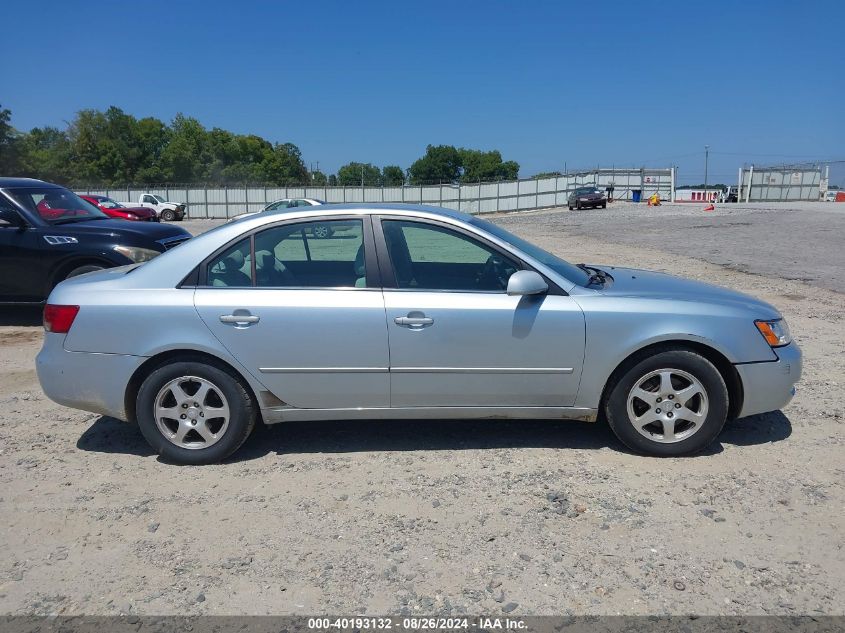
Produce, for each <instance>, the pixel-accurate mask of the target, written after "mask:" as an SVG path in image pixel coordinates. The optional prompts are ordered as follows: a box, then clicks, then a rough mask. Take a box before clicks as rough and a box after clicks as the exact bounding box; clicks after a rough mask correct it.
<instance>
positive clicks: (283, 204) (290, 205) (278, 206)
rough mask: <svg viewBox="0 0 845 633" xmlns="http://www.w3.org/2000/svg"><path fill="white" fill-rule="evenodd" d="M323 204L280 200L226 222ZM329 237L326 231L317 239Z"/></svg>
mask: <svg viewBox="0 0 845 633" xmlns="http://www.w3.org/2000/svg"><path fill="white" fill-rule="evenodd" d="M323 204H326V203H325V202H323V201H322V200H318V199H317V198H282V199H281V200H276V201H275V202H271V203H270V204H268V205H267V206H266V207H264V208H263V209H261V211H250V212H249V213H241V214H239V215H236V216H233V217H231V218H229V220H228V221H229V222H234V221H235V220H242V219H243V218H251V217H252V216H254V215H257V214H259V213H264V212H266V211H282V210H285V209H295V208H298V207H317V206H320V205H323ZM324 228H327V227H324ZM330 236H331V235H330V234H329V233H328V232H327V231H326V232H323V231H321V235H320V236H319V237H321V238H326V237H330Z"/></svg>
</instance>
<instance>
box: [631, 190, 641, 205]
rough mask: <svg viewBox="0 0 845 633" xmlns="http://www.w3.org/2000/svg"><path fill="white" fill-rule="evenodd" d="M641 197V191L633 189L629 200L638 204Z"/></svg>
mask: <svg viewBox="0 0 845 633" xmlns="http://www.w3.org/2000/svg"><path fill="white" fill-rule="evenodd" d="M642 196H643V192H642V190H641V189H633V190H632V191H631V200H633V201H634V202H639V201H640V199H641V198H642Z"/></svg>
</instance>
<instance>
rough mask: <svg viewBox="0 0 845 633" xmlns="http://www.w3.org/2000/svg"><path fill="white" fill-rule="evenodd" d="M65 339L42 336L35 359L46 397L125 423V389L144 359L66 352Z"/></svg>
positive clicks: (54, 336)
mask: <svg viewBox="0 0 845 633" xmlns="http://www.w3.org/2000/svg"><path fill="white" fill-rule="evenodd" d="M64 339H65V335H64V334H51V333H49V332H47V333H45V334H44V346H43V347H42V348H41V351H40V352H39V353H38V356H37V357H36V358H35V369H36V371H37V373H38V380H39V382H40V383H41V388H42V389H43V390H44V393H45V394H46V395H47V397H48V398H50V400H53V401H54V402H58V403H59V404H61V405H64V406H66V407H71V408H73V409H82V410H83V411H90V412H91V413H99V414H100V415H109V416H112V417H115V418H117V419H119V420H125V419H126V417H127V416H126V410H125V405H124V395H125V393H126V386H127V385H128V384H129V379H130V378H131V377H132V374H134V373H135V370H136V369H138V367H140V366H141V364H142V363H143V362H144V361H145V360H146V358H144V357H143V356H129V355H126V354H95V353H90V352H68V351H67V350H66V349H64V346H63V345H64Z"/></svg>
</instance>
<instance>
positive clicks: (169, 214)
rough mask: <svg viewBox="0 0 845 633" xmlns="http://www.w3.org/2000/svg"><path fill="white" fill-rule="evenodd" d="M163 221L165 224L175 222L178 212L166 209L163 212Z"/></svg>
mask: <svg viewBox="0 0 845 633" xmlns="http://www.w3.org/2000/svg"><path fill="white" fill-rule="evenodd" d="M161 219H162V220H164V221H165V222H173V220H175V219H176V212H175V211H174V210H173V209H165V210H164V211H162V212H161Z"/></svg>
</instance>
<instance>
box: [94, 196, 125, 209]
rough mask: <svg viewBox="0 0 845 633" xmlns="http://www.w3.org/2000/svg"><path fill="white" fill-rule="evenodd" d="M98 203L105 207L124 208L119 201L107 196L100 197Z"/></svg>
mask: <svg viewBox="0 0 845 633" xmlns="http://www.w3.org/2000/svg"><path fill="white" fill-rule="evenodd" d="M97 203H98V204H99V205H100V206H101V207H103V208H104V209H122V208H123V205H122V204H120V203H119V202H117V201H115V200H112V199H111V198H106V197H105V196H103V197H102V198H100V199H99V200H98V201H97Z"/></svg>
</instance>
